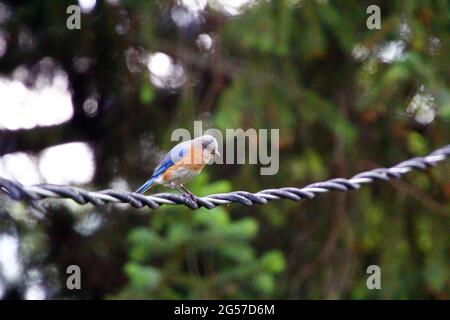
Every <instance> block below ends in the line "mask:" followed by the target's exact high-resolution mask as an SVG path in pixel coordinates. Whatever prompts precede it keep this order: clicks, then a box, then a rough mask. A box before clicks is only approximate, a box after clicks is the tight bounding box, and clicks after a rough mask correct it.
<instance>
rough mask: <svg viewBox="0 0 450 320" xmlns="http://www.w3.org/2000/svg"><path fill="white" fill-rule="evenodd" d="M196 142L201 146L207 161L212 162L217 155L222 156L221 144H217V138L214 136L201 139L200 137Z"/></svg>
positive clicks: (207, 135) (204, 136)
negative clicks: (220, 151)
mask: <svg viewBox="0 0 450 320" xmlns="http://www.w3.org/2000/svg"><path fill="white" fill-rule="evenodd" d="M195 140H197V141H198V142H199V144H201V148H202V151H203V157H204V158H205V160H206V161H209V160H211V159H212V158H214V157H215V156H216V155H217V156H220V153H219V144H218V143H217V140H216V138H214V137H213V136H211V135H209V134H205V135H203V136H201V137H198V138H197V139H195Z"/></svg>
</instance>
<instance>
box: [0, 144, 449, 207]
mask: <svg viewBox="0 0 450 320" xmlns="http://www.w3.org/2000/svg"><path fill="white" fill-rule="evenodd" d="M449 156H450V145H446V146H445V147H442V148H440V149H437V150H435V151H433V152H432V153H430V154H428V155H427V156H424V157H416V158H412V159H409V160H406V161H403V162H400V163H398V164H396V165H394V166H392V167H390V168H376V169H372V170H368V171H364V172H361V173H358V174H356V175H354V176H353V177H351V178H349V179H344V178H335V179H330V180H327V181H323V182H316V183H312V184H309V185H307V186H305V187H303V188H296V187H283V188H276V189H265V190H261V191H259V192H256V193H251V192H248V191H233V192H229V193H220V194H210V195H207V196H204V197H196V196H195V197H194V198H193V199H190V198H188V197H185V196H183V195H179V194H175V193H158V194H153V195H149V196H144V195H142V194H139V193H135V192H123V191H117V190H111V189H107V190H101V191H87V190H84V189H81V188H77V187H73V186H61V185H52V184H40V185H34V186H24V185H22V184H21V183H19V182H17V181H11V180H8V179H5V178H1V177H0V190H2V191H4V192H5V193H6V194H7V195H8V196H9V197H10V198H12V199H14V200H17V201H19V200H32V201H35V200H41V199H45V198H63V199H72V200H74V201H75V202H77V203H79V204H83V205H84V204H88V203H90V204H93V205H94V206H102V205H105V204H109V203H128V204H130V205H132V206H133V207H135V208H143V207H149V208H151V209H155V208H158V207H159V206H161V205H164V204H171V205H175V204H183V205H186V206H187V207H189V208H191V209H193V210H194V209H198V208H200V207H205V208H207V209H212V208H215V207H216V206H219V205H224V204H229V203H240V204H244V205H247V206H251V205H254V204H260V205H264V204H267V203H268V202H270V201H272V200H278V199H289V200H294V201H299V200H302V199H313V198H315V197H316V196H317V195H318V194H321V193H326V192H330V191H333V190H337V191H343V192H345V191H350V190H356V189H359V188H360V187H361V186H362V185H364V184H367V183H372V182H374V181H376V180H382V181H387V180H390V179H393V178H400V177H401V176H403V175H404V174H406V173H408V172H410V171H412V170H425V169H427V168H428V167H431V166H434V165H435V164H437V163H438V162H440V161H443V160H445V159H446V158H448V157H449Z"/></svg>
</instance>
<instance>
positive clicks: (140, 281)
mask: <svg viewBox="0 0 450 320" xmlns="http://www.w3.org/2000/svg"><path fill="white" fill-rule="evenodd" d="M0 2H1V3H3V2H5V3H10V2H11V4H10V5H9V6H10V7H11V8H13V9H12V11H13V12H12V14H13V16H12V18H11V19H10V20H6V21H5V22H0V40H2V39H3V38H1V35H2V34H4V35H5V37H4V38H5V39H6V40H7V51H6V53H5V54H4V55H3V56H2V57H0V72H1V73H2V75H5V76H8V77H12V74H13V73H14V71H15V70H16V69H17V68H18V67H20V68H27V72H28V74H29V78H28V79H26V82H27V83H33V81H34V80H35V78H38V77H37V74H38V73H39V70H40V69H39V61H40V60H41V59H43V58H45V57H50V58H51V59H52V60H53V61H54V62H55V64H56V65H58V66H60V67H61V69H63V70H64V72H66V73H67V77H68V79H69V82H70V90H71V92H72V94H73V95H72V98H73V103H74V108H75V110H74V111H75V115H74V117H73V119H71V120H70V121H69V122H68V123H65V124H63V125H61V126H60V127H57V128H54V127H51V128H45V129H41V128H35V129H33V130H30V131H28V130H21V131H17V132H13V133H12V134H11V133H9V137H12V138H11V141H9V140H8V139H6V138H5V141H6V140H8V142H7V143H6V142H5V143H3V140H2V143H3V144H1V145H0V151H1V152H3V153H8V152H12V151H24V152H38V151H40V150H42V149H43V148H45V147H48V146H50V145H53V144H59V143H64V142H68V141H73V140H74V139H76V140H83V141H87V142H88V143H90V144H91V145H92V147H93V148H94V151H95V165H96V175H95V178H94V180H93V182H92V185H91V186H89V187H90V188H92V189H102V188H108V187H111V186H114V185H117V182H118V181H119V182H120V181H126V183H124V185H126V187H127V188H129V189H135V187H136V186H138V185H140V184H141V183H142V182H143V181H144V180H145V179H146V178H147V177H148V176H149V175H150V174H151V172H152V170H153V168H154V167H155V165H156V164H157V162H158V159H159V158H158V156H159V155H160V153H163V151H164V150H167V149H169V148H170V147H172V145H173V142H171V141H170V134H171V132H172V131H173V130H174V129H176V128H187V129H191V128H192V125H193V121H194V120H204V124H205V125H204V129H207V127H215V128H218V129H221V130H223V133H225V131H224V130H226V129H237V128H243V129H247V128H255V129H261V128H266V129H279V130H280V150H279V151H280V153H279V156H280V159H279V162H280V170H279V172H278V173H277V174H276V175H274V176H261V175H260V174H259V170H258V169H259V167H258V166H255V165H249V164H246V165H214V166H207V168H206V169H205V170H204V172H203V173H202V174H201V175H200V176H199V177H197V178H196V179H195V180H193V181H192V182H191V183H189V185H187V187H188V188H189V189H190V190H191V191H193V192H194V193H195V194H197V195H206V194H210V193H219V192H227V191H230V190H248V191H253V192H255V191H258V190H260V189H264V188H272V187H282V186H303V185H306V184H309V183H311V182H315V181H320V180H322V179H327V178H333V177H349V176H351V175H353V174H355V173H357V172H360V171H362V170H365V169H368V168H374V167H378V166H380V167H385V166H389V165H392V164H394V163H396V162H399V161H402V160H404V159H408V158H410V157H414V156H418V155H424V154H426V153H427V152H430V151H432V150H434V149H435V148H437V147H440V146H443V145H446V144H448V143H449V141H450V125H449V121H450V91H449V74H450V55H449V54H448V53H449V52H450V48H449V45H450V42H449V37H448V32H449V24H450V15H449V14H448V13H449V11H450V3H449V2H448V1H443V0H433V1H419V0H408V1H387V0H386V1H376V3H377V4H378V5H379V6H380V7H381V14H382V24H381V26H382V28H381V29H380V30H369V29H367V28H366V19H367V17H368V15H367V14H366V8H367V6H368V5H370V4H373V3H372V2H373V1H349V0H337V1H309V0H308V1H303V0H289V1H287V0H286V1H282V0H280V1H275V0H272V1H266V0H260V1H254V3H253V4H252V5H251V6H250V7H249V8H244V9H243V10H242V12H240V14H239V15H236V16H229V15H227V14H225V12H224V11H223V10H220V8H218V7H217V5H214V3H215V1H208V5H207V6H206V7H205V8H204V11H199V16H201V20H199V21H200V22H198V21H197V22H196V23H193V24H191V25H189V26H186V27H180V26H179V25H176V23H175V22H174V20H173V19H174V18H173V14H172V13H173V11H172V9H173V6H174V5H175V4H179V3H180V2H179V1H148V0H142V1H138V0H126V1H120V2H119V4H116V5H113V4H109V2H106V1H97V6H96V9H95V10H94V11H93V12H92V13H89V14H83V16H82V17H83V19H82V29H81V30H79V31H69V30H67V29H66V28H64V27H61V26H64V22H65V18H66V13H65V9H66V5H69V3H70V4H72V3H71V2H70V1H61V0H49V1H45V2H42V1H28V2H27V4H23V5H16V4H14V5H13V4H12V3H13V2H12V1H10V2H9V1H0ZM36 12H39V13H40V14H39V17H45V19H44V18H43V19H38V20H39V21H40V22H39V23H36V14H35V13H36ZM122 25H124V26H128V28H129V29H128V31H127V32H125V33H122V34H121V33H119V32H117V30H118V26H122ZM119 29H120V28H119ZM24 30H25V31H26V32H28V33H29V34H31V36H33V42H32V43H33V46H32V47H30V48H29V49H26V50H25V49H23V48H21V45H19V42H23V39H24V36H23V34H22V36H19V35H20V34H21V32H22V31H24ZM25 34H26V33H25ZM199 34H209V35H210V36H211V39H212V46H213V47H212V50H209V51H208V50H205V49H201V48H199V47H198V46H197V44H196V40H197V36H198V35H199ZM25 38H26V37H25ZM17 39H22V40H21V41H19V40H17ZM6 40H5V41H6ZM0 42H1V41H0ZM0 49H1V48H0ZM156 52H163V53H165V54H167V55H168V56H170V57H171V59H172V60H173V62H174V63H176V64H177V65H179V66H181V67H182V68H183V69H182V70H183V77H182V80H183V81H182V84H181V85H180V86H175V85H173V83H174V82H175V81H173V80H174V79H169V81H167V83H169V84H172V86H171V85H167V86H166V87H164V82H160V83H156V82H155V81H154V79H153V78H152V74H151V72H150V71H149V70H148V68H147V62H148V60H147V59H148V55H149V54H152V53H156ZM79 57H87V58H89V59H90V60H89V61H91V65H90V69H89V71H88V72H85V73H80V72H79V71H77V70H76V68H75V67H74V65H75V62H76V60H77V59H78V58H79ZM169 69H170V68H169ZM19 71H20V70H19ZM166 71H167V70H166ZM46 72H47V70H46ZM18 74H21V73H20V72H19V73H18ZM16 75H17V74H16ZM165 80H167V79H165ZM171 81H172V82H171ZM92 95H94V96H96V97H98V105H99V112H98V115H97V116H95V117H91V116H88V115H86V114H85V112H84V109H83V103H84V101H85V100H86V99H87V98H89V97H91V96H92ZM24 131H25V132H24ZM7 136H8V135H7ZM3 153H2V154H3ZM449 181H450V165H449V164H448V162H447V163H441V164H440V165H439V166H436V167H435V168H432V169H430V170H426V171H423V172H414V173H410V174H408V175H407V176H406V177H405V179H404V180H401V181H392V182H389V183H382V182H380V183H375V184H371V186H370V187H369V186H362V187H361V189H359V190H357V191H354V192H349V193H345V194H344V193H338V192H333V193H329V194H326V195H320V196H318V197H316V198H315V199H313V200H311V201H306V200H303V201H300V202H291V201H287V200H285V201H273V202H271V203H270V204H269V205H266V206H256V205H255V206H251V207H246V206H240V205H229V206H221V207H220V208H216V209H214V210H211V211H208V210H206V209H200V210H197V211H195V212H192V211H191V210H189V209H187V208H185V207H183V206H163V207H161V208H158V209H155V210H152V211H150V210H147V209H141V210H139V211H137V210H134V209H132V208H130V207H129V206H126V207H121V206H114V207H99V208H96V209H95V210H96V211H95V212H92V211H93V209H92V207H83V209H80V206H79V205H78V204H75V203H64V206H61V207H57V208H56V209H52V210H49V211H50V212H51V213H52V214H48V215H46V216H45V219H44V221H45V222H42V223H41V222H40V220H38V219H36V218H33V216H32V215H29V214H28V212H27V207H26V206H25V205H24V204H17V203H9V202H7V201H1V202H0V209H1V210H0V212H3V211H5V212H8V213H9V215H8V216H11V217H12V219H13V220H14V222H13V223H10V222H6V220H5V222H3V220H0V227H1V228H5V229H7V228H10V224H11V225H12V226H13V227H14V228H13V227H11V228H12V229H14V230H15V234H17V237H18V238H19V239H20V243H21V247H23V255H24V257H25V258H24V261H26V263H24V266H23V268H24V272H23V273H24V275H26V274H27V272H28V271H29V270H33V268H37V269H39V270H40V272H41V273H42V275H43V278H45V277H48V279H50V280H51V281H50V280H49V284H48V285H47V284H46V285H47V287H48V291H49V292H55V293H54V294H53V295H52V297H56V298H66V297H72V295H74V293H70V292H65V291H64V290H62V289H61V287H63V285H61V284H63V283H64V279H63V278H62V277H63V276H64V275H65V268H66V267H67V265H68V264H73V263H75V264H79V265H80V266H81V268H82V270H83V273H84V274H86V275H89V277H87V278H86V279H84V282H83V285H84V286H85V288H86V289H85V291H83V292H82V293H78V294H79V296H76V297H78V298H80V297H82V298H92V297H96V298H97V297H100V298H104V297H107V298H112V299H114V298H140V299H163V298H167V299H180V298H198V299H207V298H226V299H242V298H253V299H255V298H261V299H262V298H288V299H299V298H301V299H320V298H329V299H338V298H353V299H377V298H384V299H388V298H396V299H407V298H419V299H428V298H434V299H448V298H449V294H450V288H449V282H448V278H449V268H448V261H449V256H448V253H449V252H450V251H449V248H450V239H449V236H448V217H449V212H450V184H449ZM162 190H164V191H167V190H166V189H162V188H161V189H156V190H155V191H154V192H159V191H162ZM152 192H153V190H152ZM93 214H98V215H100V216H101V217H102V219H103V220H102V221H103V223H102V226H101V227H100V228H99V230H97V231H95V232H94V233H93V234H91V235H83V234H80V233H78V232H77V231H76V228H75V226H76V225H77V223H78V222H79V221H80V220H82V219H83V218H84V217H86V216H89V215H93ZM0 230H3V229H0ZM8 230H9V229H8ZM371 264H377V265H379V266H380V267H381V272H382V290H379V291H378V290H368V289H367V287H366V279H367V275H366V268H367V266H369V265H371ZM0 278H1V277H0ZM52 281H53V282H52ZM18 283H19V285H20V286H19V287H21V288H23V287H26V284H27V280H26V277H25V276H24V277H23V279H21V280H20V281H18ZM54 283H56V284H57V285H55V284H54Z"/></svg>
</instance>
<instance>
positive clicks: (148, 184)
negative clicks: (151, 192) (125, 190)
mask: <svg viewBox="0 0 450 320" xmlns="http://www.w3.org/2000/svg"><path fill="white" fill-rule="evenodd" d="M155 180H156V177H152V178H150V179H149V180H148V181H147V182H146V183H144V184H143V185H142V186H141V187H140V188H139V189H137V190H136V191H135V192H136V193H144V192H145V191H147V190H148V189H150V188H151V187H152V185H153V182H155Z"/></svg>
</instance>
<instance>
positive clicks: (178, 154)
mask: <svg viewBox="0 0 450 320" xmlns="http://www.w3.org/2000/svg"><path fill="white" fill-rule="evenodd" d="M187 151H188V146H187V145H186V144H183V143H180V144H178V145H176V146H175V147H173V148H172V149H171V150H170V151H169V152H168V153H167V154H166V155H165V156H164V158H163V159H162V160H161V162H160V163H159V165H158V166H157V167H156V169H155V171H153V174H152V177H151V178H150V179H149V180H148V181H147V182H146V183H144V184H143V185H142V186H141V187H140V188H139V189H137V190H136V192H137V193H144V192H145V191H147V190H148V189H150V187H151V186H152V184H153V182H154V181H155V180H156V179H157V178H158V177H159V176H160V175H162V174H163V173H164V172H165V171H166V170H167V169H168V168H170V167H171V166H173V164H174V163H176V162H177V161H178V160H180V159H181V158H182V157H184V155H186V153H187Z"/></svg>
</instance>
